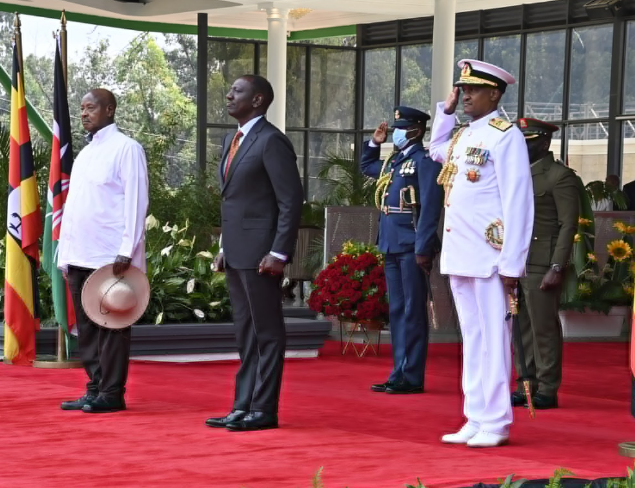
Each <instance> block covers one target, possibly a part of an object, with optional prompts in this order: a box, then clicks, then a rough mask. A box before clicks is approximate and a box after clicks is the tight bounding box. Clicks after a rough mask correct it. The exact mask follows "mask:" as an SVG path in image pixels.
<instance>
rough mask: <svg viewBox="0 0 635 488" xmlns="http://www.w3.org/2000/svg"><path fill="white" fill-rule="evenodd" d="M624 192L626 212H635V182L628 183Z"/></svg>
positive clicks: (623, 189)
mask: <svg viewBox="0 0 635 488" xmlns="http://www.w3.org/2000/svg"><path fill="white" fill-rule="evenodd" d="M622 191H623V192H624V194H625V195H626V205H627V207H626V210H630V211H633V210H635V181H631V182H630V183H626V184H625V185H624V188H622Z"/></svg>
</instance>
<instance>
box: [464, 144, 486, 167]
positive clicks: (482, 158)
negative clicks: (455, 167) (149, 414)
mask: <svg viewBox="0 0 635 488" xmlns="http://www.w3.org/2000/svg"><path fill="white" fill-rule="evenodd" d="M488 159H489V151H488V150H487V149H483V148H482V147H468V148H467V150H466V158H465V162H466V163H467V164H474V165H476V166H483V165H484V164H485V163H486V162H487V160H488Z"/></svg>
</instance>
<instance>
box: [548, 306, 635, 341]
mask: <svg viewBox="0 0 635 488" xmlns="http://www.w3.org/2000/svg"><path fill="white" fill-rule="evenodd" d="M559 315H560V322H561V323H562V333H563V335H564V337H619V336H620V335H621V334H622V332H623V331H624V330H627V329H628V327H630V323H631V308H630V307H613V308H611V310H610V311H609V314H608V315H605V314H603V313H600V312H592V311H590V310H587V311H585V312H578V311H575V310H561V311H560V313H559Z"/></svg>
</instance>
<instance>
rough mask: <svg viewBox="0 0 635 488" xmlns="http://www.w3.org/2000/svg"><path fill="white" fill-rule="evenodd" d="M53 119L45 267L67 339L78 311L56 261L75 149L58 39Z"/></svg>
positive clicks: (60, 324) (58, 320)
mask: <svg viewBox="0 0 635 488" xmlns="http://www.w3.org/2000/svg"><path fill="white" fill-rule="evenodd" d="M53 119H54V120H53V149H52V151H51V167H50V170H49V185H48V192H47V200H46V219H45V221H44V246H43V251H44V252H43V256H42V267H43V268H44V270H45V271H46V273H47V274H48V275H49V276H50V277H51V283H52V295H53V307H54V309H55V320H56V321H57V323H58V324H59V326H60V327H62V329H63V330H64V332H65V333H66V334H67V335H66V337H68V333H69V332H70V331H72V330H73V327H74V325H75V311H74V309H73V302H72V300H71V294H70V290H69V288H68V284H67V283H66V280H65V279H64V276H63V275H62V272H61V271H60V270H59V269H57V258H58V244H59V238H60V229H61V227H62V217H63V215H64V204H65V203H66V196H67V195H68V185H69V182H70V177H71V170H72V169H73V149H72V145H71V139H72V138H71V118H70V114H69V110H68V98H67V94H66V82H65V81H64V68H63V66H62V57H61V54H60V43H59V38H58V40H57V42H56V49H55V78H54V81H53Z"/></svg>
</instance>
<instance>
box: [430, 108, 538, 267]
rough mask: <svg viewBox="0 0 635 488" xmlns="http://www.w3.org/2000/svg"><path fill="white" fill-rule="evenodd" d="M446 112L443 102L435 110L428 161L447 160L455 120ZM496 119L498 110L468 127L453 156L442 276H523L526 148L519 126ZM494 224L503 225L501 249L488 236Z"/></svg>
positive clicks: (528, 204) (528, 214)
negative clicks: (452, 176)
mask: <svg viewBox="0 0 635 488" xmlns="http://www.w3.org/2000/svg"><path fill="white" fill-rule="evenodd" d="M443 108H444V103H443V102H441V103H439V104H438V105H437V111H436V117H435V120H434V125H433V127H432V135H431V137H432V139H431V142H430V157H432V159H434V160H435V161H438V162H440V163H444V162H445V161H446V158H447V157H448V149H449V146H450V139H451V134H452V130H453V129H454V125H455V119H454V115H447V114H445V113H444V111H443ZM498 115H499V114H498V112H497V111H494V112H492V113H490V114H489V115H487V116H485V117H483V118H481V119H478V120H475V121H473V122H471V123H469V124H468V125H467V126H466V127H465V129H464V130H463V132H462V134H461V136H460V138H459V139H458V141H457V143H456V145H455V146H454V149H453V151H452V154H451V155H449V156H450V158H453V159H452V162H454V163H455V164H456V165H457V166H458V172H457V174H456V175H455V177H454V182H453V187H452V189H451V191H450V195H449V198H448V205H447V206H446V207H445V223H444V230H443V248H442V251H441V263H440V264H441V273H443V274H448V275H456V276H465V277H470V278H488V277H490V276H492V275H493V274H494V273H498V274H501V275H503V276H509V277H521V276H523V275H524V274H525V263H526V261H527V253H528V251H529V243H530V241H531V234H532V230H533V222H534V194H533V183H532V179H531V169H530V166H529V157H528V155H527V145H526V143H525V139H524V137H523V135H522V133H521V132H520V130H519V129H518V128H517V127H516V126H515V125H512V124H509V123H506V122H503V121H500V120H499V121H498V123H496V122H497V121H494V122H492V123H490V122H491V121H492V119H494V118H496V117H498ZM474 155H476V156H477V157H476V158H475V157H474ZM479 157H480V158H481V159H480V160H479V159H478V158H479ZM475 160H476V161H478V162H481V163H482V164H476V163H474V161H475ZM470 171H471V175H470V177H471V180H470V179H468V172H470ZM477 171H478V173H476V172H477ZM475 175H476V176H475ZM496 219H500V220H502V222H503V226H504V237H503V245H502V249H501V250H498V249H495V248H494V247H493V246H492V245H491V244H490V243H489V242H488V240H487V238H486V235H485V231H486V229H487V227H488V226H489V225H490V224H492V223H493V222H494V221H496Z"/></svg>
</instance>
